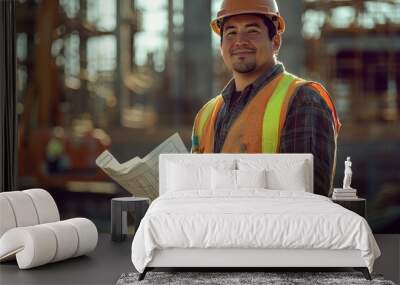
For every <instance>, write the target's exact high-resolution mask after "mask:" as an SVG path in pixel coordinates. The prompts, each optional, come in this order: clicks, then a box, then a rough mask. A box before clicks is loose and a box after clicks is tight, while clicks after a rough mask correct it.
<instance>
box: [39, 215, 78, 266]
mask: <svg viewBox="0 0 400 285" xmlns="http://www.w3.org/2000/svg"><path fill="white" fill-rule="evenodd" d="M41 226H43V227H47V228H49V229H51V230H52V231H53V233H54V234H55V236H56V238H57V252H56V255H55V256H54V258H53V259H52V260H51V262H57V261H60V260H64V259H67V258H71V257H73V256H74V255H75V253H76V251H77V249H78V240H79V238H78V233H77V232H76V230H75V227H74V226H72V225H71V224H70V223H67V222H65V221H61V222H54V223H48V224H43V225H41Z"/></svg>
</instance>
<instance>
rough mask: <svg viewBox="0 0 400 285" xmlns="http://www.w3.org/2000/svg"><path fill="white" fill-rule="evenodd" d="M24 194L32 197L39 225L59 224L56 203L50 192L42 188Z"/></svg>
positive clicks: (29, 190)
mask: <svg viewBox="0 0 400 285" xmlns="http://www.w3.org/2000/svg"><path fill="white" fill-rule="evenodd" d="M22 192H23V193H26V194H28V195H29V196H30V197H31V199H32V201H33V204H34V205H35V208H36V212H37V214H38V218H39V224H45V223H51V222H57V221H59V220H60V214H59V212H58V208H57V205H56V202H55V201H54V199H53V197H51V195H50V194H49V192H47V191H46V190H43V189H40V188H34V189H28V190H24V191H22Z"/></svg>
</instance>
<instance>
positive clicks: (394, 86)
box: [303, 0, 400, 138]
mask: <svg viewBox="0 0 400 285" xmlns="http://www.w3.org/2000/svg"><path fill="white" fill-rule="evenodd" d="M303 34H304V37H305V42H306V50H307V54H306V68H307V73H308V74H310V75H311V77H312V78H318V79H319V80H320V81H322V82H323V83H325V85H326V86H327V87H328V89H329V90H330V91H331V92H332V94H333V96H334V99H335V104H336V107H337V109H338V112H339V115H340V117H341V119H342V121H345V122H346V125H347V126H349V127H346V128H345V129H344V133H345V134H344V136H346V133H348V132H353V134H354V137H355V138H356V137H357V134H356V133H354V132H355V131H356V130H355V129H356V127H355V126H356V125H357V128H358V129H360V126H363V125H364V126H366V125H368V126H369V127H368V129H367V132H364V135H370V136H372V137H374V136H377V135H379V136H381V135H383V136H386V137H388V136H389V137H390V136H392V135H394V132H393V129H394V128H395V127H396V125H398V123H399V120H400V1H398V0H385V1H382V0H380V1H363V0H357V1H346V0H336V1H326V0H321V1H315V0H314V1H310V0H308V1H305V11H304V13H303ZM350 126H353V127H350ZM375 126H377V128H378V127H379V129H380V130H381V131H379V132H378V133H376V132H374V131H373V130H377V128H375ZM360 135H361V134H360Z"/></svg>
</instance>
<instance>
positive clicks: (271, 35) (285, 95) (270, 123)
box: [191, 0, 340, 196]
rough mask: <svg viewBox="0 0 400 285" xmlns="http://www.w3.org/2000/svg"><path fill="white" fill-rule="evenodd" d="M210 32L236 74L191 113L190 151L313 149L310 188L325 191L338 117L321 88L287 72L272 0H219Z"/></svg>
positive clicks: (281, 27) (329, 185)
mask: <svg viewBox="0 0 400 285" xmlns="http://www.w3.org/2000/svg"><path fill="white" fill-rule="evenodd" d="M211 27H212V30H213V31H214V32H215V33H217V34H218V35H219V36H220V37H221V45H220V51H221V55H222V58H223V60H224V62H225V64H226V66H227V67H228V68H229V69H230V70H231V71H232V74H233V79H232V80H231V81H230V82H229V83H228V84H227V85H226V87H225V88H224V89H223V90H222V92H221V94H220V95H218V96H216V97H214V98H213V99H211V100H210V101H209V102H207V103H206V104H205V105H204V106H203V107H202V108H201V110H200V111H199V112H198V114H197V115H196V118H195V121H194V126H193V134H192V150H191V151H192V153H221V152H223V153H312V154H313V155H314V193H316V194H320V195H325V196H328V195H330V192H331V189H332V179H333V175H334V167H335V160H336V139H337V134H338V131H339V128H340V122H339V119H338V117H337V115H336V111H335V107H334V104H333V102H332V100H331V99H330V97H329V95H328V93H327V91H326V90H325V89H324V87H323V86H322V85H321V84H319V83H316V82H311V81H306V80H304V79H301V78H299V77H297V76H295V75H293V74H290V73H288V72H286V71H285V68H284V66H283V64H282V63H280V62H278V61H277V55H278V52H279V48H280V46H281V42H282V33H283V32H284V30H285V21H284V19H283V17H282V16H281V15H280V14H279V11H278V6H277V4H276V2H275V1H274V0H246V1H238V0H224V1H223V3H222V6H221V9H220V11H219V12H218V14H217V18H216V19H214V20H212V21H211Z"/></svg>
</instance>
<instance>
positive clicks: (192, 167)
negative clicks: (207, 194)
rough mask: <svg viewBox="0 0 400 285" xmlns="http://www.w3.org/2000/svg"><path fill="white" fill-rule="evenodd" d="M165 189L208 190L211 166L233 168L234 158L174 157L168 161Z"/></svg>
mask: <svg viewBox="0 0 400 285" xmlns="http://www.w3.org/2000/svg"><path fill="white" fill-rule="evenodd" d="M166 167H167V177H166V184H167V185H166V188H167V189H166V191H167V192H169V191H185V190H210V191H211V189H212V187H211V186H212V185H211V167H213V168H215V169H232V170H233V169H235V167H236V161H235V160H208V159H204V160H197V161H196V160H194V161H193V160H191V159H174V160H173V161H168V162H167V164H166Z"/></svg>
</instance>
